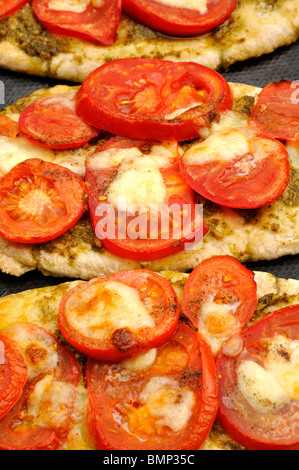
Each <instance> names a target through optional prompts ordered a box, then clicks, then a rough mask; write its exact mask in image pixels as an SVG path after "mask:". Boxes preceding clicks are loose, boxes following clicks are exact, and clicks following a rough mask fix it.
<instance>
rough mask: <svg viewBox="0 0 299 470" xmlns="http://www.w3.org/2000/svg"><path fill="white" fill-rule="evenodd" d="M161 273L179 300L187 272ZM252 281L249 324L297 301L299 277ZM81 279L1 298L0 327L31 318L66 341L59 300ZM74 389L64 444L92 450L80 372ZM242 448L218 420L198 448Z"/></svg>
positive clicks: (263, 277) (261, 274) (260, 276)
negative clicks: (254, 291)
mask: <svg viewBox="0 0 299 470" xmlns="http://www.w3.org/2000/svg"><path fill="white" fill-rule="evenodd" d="M160 274H161V275H162V276H163V277H165V278H166V279H168V280H169V281H170V282H171V283H172V285H173V287H174V289H175V290H176V292H177V295H178V298H179V300H180V301H181V297H182V292H183V288H184V285H185V283H186V281H187V279H188V274H183V273H179V272H174V271H165V272H162V273H160ZM255 281H256V283H257V287H258V298H259V305H258V308H257V310H256V312H255V314H254V316H253V317H252V320H251V322H250V324H251V323H253V322H255V321H257V320H259V319H260V318H263V317H264V316H265V315H267V314H268V313H270V312H272V311H274V310H278V309H280V308H284V307H287V306H290V305H294V304H297V303H299V281H298V280H294V279H288V280H285V279H278V278H276V277H274V276H273V275H272V274H269V273H265V272H256V273H255ZM81 282H82V281H73V282H69V283H64V284H60V285H57V286H50V287H43V288H40V289H32V290H28V291H25V292H19V293H17V294H11V295H8V296H6V297H3V298H0V331H2V330H4V329H5V328H6V327H8V326H9V325H11V324H13V323H15V322H18V321H22V322H30V323H35V324H37V325H39V326H40V327H42V328H44V329H45V330H47V331H48V332H50V333H52V334H53V335H55V336H56V337H57V339H58V340H60V341H61V340H62V341H63V342H65V341H64V339H63V337H62V336H61V334H60V332H59V329H58V323H57V316H58V308H59V303H60V301H61V299H62V297H63V296H64V295H65V294H66V293H67V292H68V291H69V290H70V289H72V288H74V287H76V286H77V285H79V283H81ZM75 354H76V356H77V358H78V359H79V362H80V363H81V364H82V365H83V364H84V362H85V360H84V357H83V356H82V355H81V354H80V353H78V351H75ZM77 392H78V393H77V400H76V402H75V409H74V413H73V417H74V419H75V422H74V425H73V427H72V429H71V430H70V432H69V434H68V437H67V442H66V444H65V447H64V448H65V449H67V450H92V449H94V447H93V444H92V442H91V440H90V437H89V434H88V432H87V429H86V424H85V413H86V407H87V402H88V396H87V391H86V388H85V385H84V379H83V375H82V377H81V380H80V382H79V385H78V388H77ZM241 449H243V447H242V446H240V445H239V444H238V443H236V442H235V441H233V440H232V439H231V438H230V437H229V436H228V435H227V434H226V433H225V432H224V431H223V429H222V428H221V426H220V425H219V424H218V423H217V422H215V424H214V426H213V428H212V430H211V433H210V435H209V436H208V438H207V439H206V441H205V442H204V444H203V446H202V448H201V450H241Z"/></svg>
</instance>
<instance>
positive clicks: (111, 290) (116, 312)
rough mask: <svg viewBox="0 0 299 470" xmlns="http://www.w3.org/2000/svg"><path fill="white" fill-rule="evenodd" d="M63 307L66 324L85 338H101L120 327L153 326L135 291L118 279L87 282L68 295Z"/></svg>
mask: <svg viewBox="0 0 299 470" xmlns="http://www.w3.org/2000/svg"><path fill="white" fill-rule="evenodd" d="M91 300H92V302H91ZM66 309H67V311H68V312H69V314H68V321H69V323H70V324H71V325H72V326H73V327H74V328H75V329H76V330H78V331H80V332H81V333H83V334H84V335H85V336H87V337H89V338H96V339H103V340H105V339H106V338H107V337H110V336H111V334H112V333H113V332H114V331H115V330H118V329H121V328H128V329H130V330H132V331H134V330H135V331H136V330H138V329H139V328H154V327H155V322H154V320H153V318H152V317H151V315H150V314H149V313H148V312H147V309H146V308H145V306H144V304H143V303H142V301H141V300H140V297H139V294H138V292H137V291H136V290H135V289H133V288H132V287H129V286H126V285H125V284H122V283H121V282H116V281H107V282H101V283H100V284H98V283H95V284H91V285H90V286H88V287H87V288H85V289H83V291H79V292H78V294H74V295H73V296H71V297H70V299H68V301H67V303H66ZM82 312H84V315H82Z"/></svg>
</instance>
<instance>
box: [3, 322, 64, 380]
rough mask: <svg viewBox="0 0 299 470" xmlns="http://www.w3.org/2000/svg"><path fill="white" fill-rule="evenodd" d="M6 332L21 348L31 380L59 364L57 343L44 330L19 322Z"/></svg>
mask: <svg viewBox="0 0 299 470" xmlns="http://www.w3.org/2000/svg"><path fill="white" fill-rule="evenodd" d="M5 334H6V335H7V336H9V337H10V338H12V339H13V340H14V341H16V343H17V344H18V345H19V347H20V348H21V351H22V353H23V357H24V360H25V362H26V365H27V368H28V380H29V381H32V380H34V379H36V378H37V377H38V376H40V375H42V374H45V372H49V371H51V370H54V369H55V368H56V366H57V365H58V362H59V357H58V354H57V344H56V342H55V341H54V339H53V338H52V337H51V336H50V335H48V334H46V333H44V332H43V331H37V330H35V329H30V328H29V329H27V328H24V327H23V325H22V324H18V323H15V324H14V325H12V326H10V327H9V328H7V329H6V330H5Z"/></svg>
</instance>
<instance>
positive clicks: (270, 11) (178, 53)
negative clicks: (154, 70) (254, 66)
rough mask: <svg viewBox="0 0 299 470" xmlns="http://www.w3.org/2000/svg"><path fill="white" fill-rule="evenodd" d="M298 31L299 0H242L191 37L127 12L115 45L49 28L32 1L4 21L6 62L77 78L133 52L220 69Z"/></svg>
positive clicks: (0, 62)
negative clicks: (152, 27) (178, 35)
mask: <svg viewBox="0 0 299 470" xmlns="http://www.w3.org/2000/svg"><path fill="white" fill-rule="evenodd" d="M298 37H299V0H274V1H273V0H239V1H238V4H237V7H236V9H235V11H234V12H233V14H232V15H231V17H230V18H229V19H228V20H227V21H225V22H224V23H223V24H222V25H221V26H220V27H218V28H216V29H215V30H213V31H211V32H210V33H208V34H205V35H203V36H201V37H197V38H191V39H190V38H183V39H178V38H170V37H167V36H165V35H162V34H160V33H156V32H154V31H152V30H150V29H148V28H146V27H144V26H142V25H139V24H136V23H135V22H134V21H132V20H130V19H129V18H128V17H127V16H126V15H122V19H121V23H120V26H119V29H118V39H117V41H116V42H115V43H114V44H113V45H112V46H109V47H106V46H101V45H95V44H93V43H91V42H86V41H83V40H79V39H75V38H68V37H64V36H57V35H54V34H52V33H50V32H48V31H46V30H45V29H44V28H43V27H42V26H41V24H40V23H39V22H38V21H37V20H36V18H35V16H34V15H33V13H32V8H31V4H27V5H25V7H23V8H22V9H21V10H20V11H19V12H17V13H16V14H15V15H12V16H10V17H7V18H4V19H3V20H2V21H0V67H4V68H7V69H10V70H14V71H18V72H23V73H29V74H32V75H41V76H49V77H54V78H59V79H66V80H71V81H76V82H82V81H83V80H84V79H85V78H86V76H87V75H88V74H89V73H90V72H92V71H93V70H94V69H96V68H97V67H99V66H100V65H102V64H103V63H105V62H107V61H110V60H113V59H119V58H128V57H148V58H158V59H168V60H179V61H195V62H198V63H201V64H203V65H206V66H208V67H210V68H212V69H215V70H218V69H220V68H227V67H228V66H229V65H231V64H233V63H234V62H237V61H241V60H246V59H249V58H251V57H259V56H261V55H263V54H268V53H270V52H273V51H274V50H275V49H277V48H278V47H280V46H284V45H288V44H291V43H292V42H294V41H296V40H297V39H298Z"/></svg>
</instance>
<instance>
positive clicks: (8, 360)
mask: <svg viewBox="0 0 299 470" xmlns="http://www.w3.org/2000/svg"><path fill="white" fill-rule="evenodd" d="M26 382H27V367H26V364H25V362H24V359H23V356H22V354H21V351H20V350H19V348H18V346H17V345H16V344H15V342H14V341H12V340H10V339H9V338H7V337H6V336H5V335H3V334H1V333H0V419H1V418H3V417H4V416H5V415H6V414H7V413H8V412H9V410H10V409H11V408H12V407H13V406H14V405H15V404H16V402H17V401H18V399H19V398H20V396H21V395H22V392H23V388H24V386H25V384H26Z"/></svg>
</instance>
